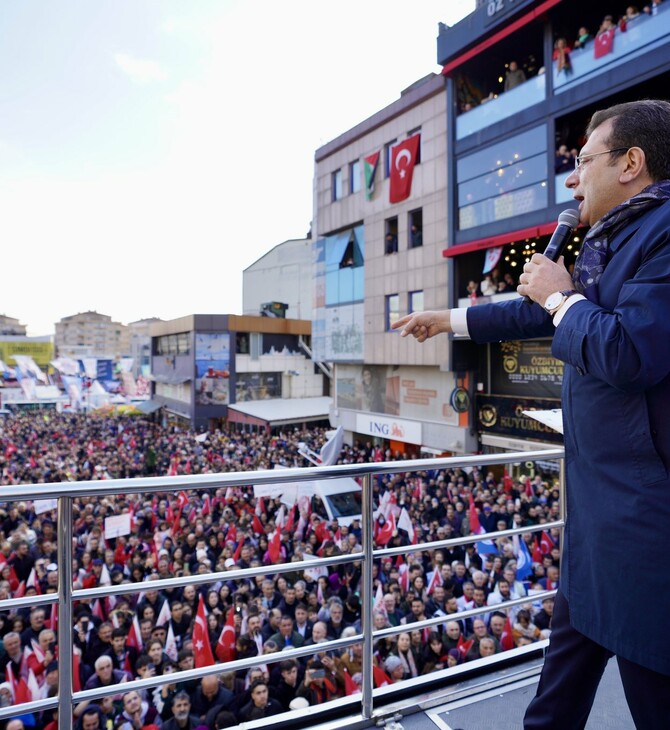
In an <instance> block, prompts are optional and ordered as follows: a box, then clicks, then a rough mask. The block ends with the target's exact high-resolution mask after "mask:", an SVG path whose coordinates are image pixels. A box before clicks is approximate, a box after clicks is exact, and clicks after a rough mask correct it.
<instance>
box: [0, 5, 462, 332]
mask: <svg viewBox="0 0 670 730" xmlns="http://www.w3.org/2000/svg"><path fill="white" fill-rule="evenodd" d="M474 7H475V0H441V1H440V2H438V1H436V0H419V2H416V3H412V4H409V3H406V2H400V1H399V0H356V1H354V0H338V2H325V1H321V0H284V2H279V0H197V1H195V0H193V1H189V2H184V1H183V0H95V1H94V2H92V1H91V0H67V2H58V3H56V2H44V1H43V0H42V1H40V2H38V1H37V0H21V1H20V2H2V3H1V4H0V67H1V68H2V69H4V70H3V73H2V74H0V244H1V246H2V272H3V276H2V282H1V283H0V314H6V315H8V316H11V317H16V318H18V319H19V320H20V321H21V322H22V323H23V324H26V325H28V332H29V334H31V335H42V334H50V333H52V332H53V330H54V327H53V324H54V322H56V321H57V320H59V319H60V318H61V317H64V316H68V315H71V314H76V313H77V312H83V311H87V310H89V309H91V310H96V311H98V312H101V313H103V314H107V315H110V316H111V317H112V318H113V319H115V320H118V321H121V322H123V323H128V322H131V321H135V320H138V319H143V318H145V317H152V316H155V317H161V318H163V319H172V318H174V317H179V316H183V315H186V314H191V313H205V314H206V313H240V312H241V311H242V271H243V269H245V268H246V267H247V266H249V265H250V264H251V263H253V262H254V261H255V260H257V259H258V258H259V257H261V256H262V255H263V254H264V253H266V252H267V251H268V250H269V249H271V248H272V247H273V246H275V245H276V244H278V243H280V242H281V241H284V240H287V239H289V238H300V237H303V236H305V235H306V234H307V231H308V230H309V227H310V221H311V217H312V176H313V169H314V151H315V150H316V149H317V148H318V147H319V146H321V145H323V144H325V143H326V142H328V141H330V140H331V139H333V138H334V137H337V136H338V135H340V134H342V133H343V132H345V131H347V130H348V129H350V128H351V127H353V126H354V125H356V124H357V123H359V122H361V121H363V120H364V119H366V118H367V117H369V116H370V115H372V114H374V113H375V112H376V111H378V110H380V109H382V108H383V107H385V106H387V105H388V104H390V103H391V102H393V101H394V100H395V99H397V98H398V97H399V95H400V91H401V90H402V89H404V88H405V87H407V86H409V85H410V84H411V83H413V82H414V81H416V80H417V79H419V78H421V77H423V76H425V75H426V74H427V73H430V72H431V71H434V72H437V71H439V70H440V69H439V66H438V65H437V62H436V55H437V43H436V38H437V24H438V22H439V21H442V22H445V23H448V24H450V25H452V24H454V23H455V22H457V21H458V20H460V19H461V18H463V17H464V16H465V15H467V14H468V13H470V12H472V10H473V9H474Z"/></svg>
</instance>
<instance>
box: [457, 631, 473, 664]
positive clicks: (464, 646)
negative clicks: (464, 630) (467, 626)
mask: <svg viewBox="0 0 670 730" xmlns="http://www.w3.org/2000/svg"><path fill="white" fill-rule="evenodd" d="M474 643H475V640H474V639H470V640H469V641H466V640H465V639H464V638H463V634H461V635H460V636H459V637H458V643H457V644H456V648H457V649H458V651H460V652H461V659H465V657H466V656H467V654H468V652H469V651H470V649H472V645H473V644H474Z"/></svg>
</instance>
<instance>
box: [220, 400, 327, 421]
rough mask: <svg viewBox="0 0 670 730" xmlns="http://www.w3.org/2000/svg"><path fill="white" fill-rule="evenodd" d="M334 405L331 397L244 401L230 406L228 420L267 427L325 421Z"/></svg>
mask: <svg viewBox="0 0 670 730" xmlns="http://www.w3.org/2000/svg"><path fill="white" fill-rule="evenodd" d="M332 405H333V399H332V398H331V397H330V396H322V397H318V398H275V399H272V400H255V401H244V402H243V403H233V404H231V405H229V406H228V420H229V421H233V422H243V423H249V422H253V423H256V424H258V425H260V424H261V423H262V424H264V425H267V426H281V425H283V424H289V423H303V422H306V421H323V420H324V419H326V418H328V415H329V413H330V409H331V407H332Z"/></svg>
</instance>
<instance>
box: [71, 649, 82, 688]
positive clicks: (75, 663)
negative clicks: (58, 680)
mask: <svg viewBox="0 0 670 730" xmlns="http://www.w3.org/2000/svg"><path fill="white" fill-rule="evenodd" d="M80 670H81V657H80V655H79V649H75V650H74V651H73V652H72V691H73V692H81V671H80Z"/></svg>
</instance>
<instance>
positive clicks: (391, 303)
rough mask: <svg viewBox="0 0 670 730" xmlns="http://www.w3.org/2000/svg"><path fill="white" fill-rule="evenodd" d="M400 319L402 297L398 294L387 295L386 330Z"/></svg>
mask: <svg viewBox="0 0 670 730" xmlns="http://www.w3.org/2000/svg"><path fill="white" fill-rule="evenodd" d="M399 319H400V296H399V295H398V294H387V295H386V330H387V331H388V330H390V329H391V325H392V324H393V323H394V322H397V321H398V320H399Z"/></svg>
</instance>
